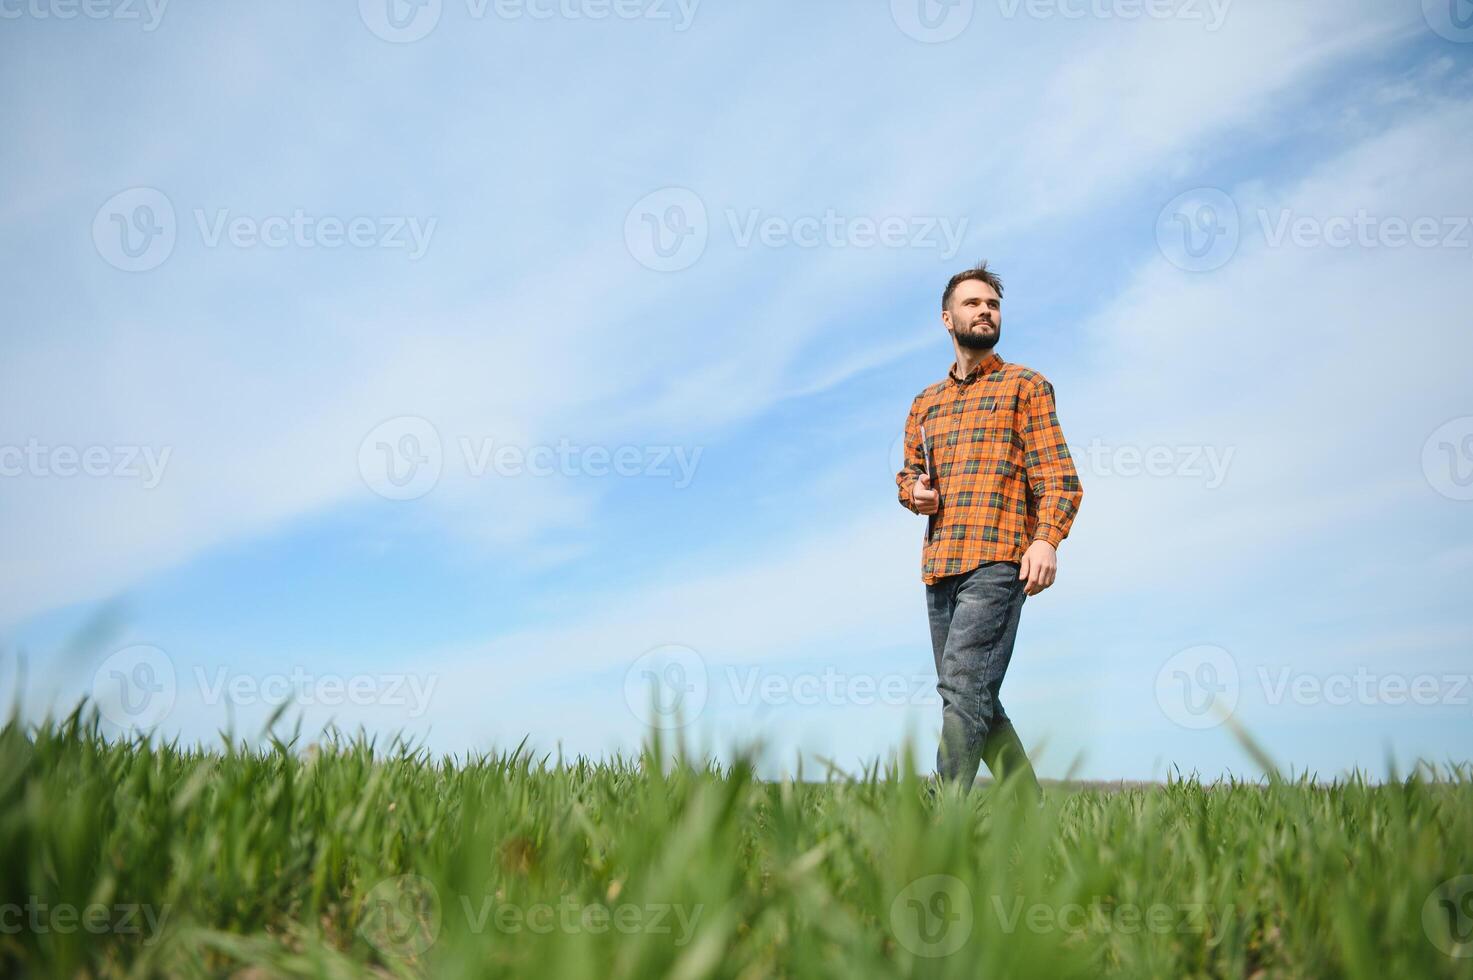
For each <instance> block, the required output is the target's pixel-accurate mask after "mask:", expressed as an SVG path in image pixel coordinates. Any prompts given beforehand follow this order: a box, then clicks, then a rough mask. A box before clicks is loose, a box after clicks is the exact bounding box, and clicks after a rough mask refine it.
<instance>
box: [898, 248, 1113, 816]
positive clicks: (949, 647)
mask: <svg viewBox="0 0 1473 980" xmlns="http://www.w3.org/2000/svg"><path fill="white" fill-rule="evenodd" d="M941 322H942V323H943V324H944V325H945V327H946V331H947V333H949V334H951V340H952V346H953V347H954V348H955V350H956V362H955V363H954V364H953V365H952V366H951V370H950V372H949V373H948V376H947V378H946V379H945V380H944V381H939V382H937V383H936V384H933V385H931V386H930V387H929V388H927V389H926V390H925V391H923V392H921V393H920V394H919V395H917V396H916V398H915V401H914V402H912V403H911V407H910V416H909V417H908V418H907V419H906V421H905V464H904V468H903V469H902V470H901V471H900V472H899V473H897V474H896V475H895V482H896V484H897V485H898V487H899V490H900V502H901V503H902V504H903V505H905V506H906V507H907V508H909V509H910V510H912V511H914V512H915V513H917V514H924V515H926V516H927V518H928V520H927V532H926V540H925V545H924V546H923V548H922V551H921V579H922V581H924V582H925V584H926V607H927V610H928V613H929V615H930V621H931V646H932V650H933V652H934V654H935V658H936V677H937V684H936V690H937V691H938V692H939V693H940V694H941V744H940V746H939V747H938V749H937V751H936V771H937V774H938V775H939V777H940V778H941V779H942V780H944V781H951V780H955V781H957V782H959V783H960V784H961V786H962V787H963V789H964V790H966V789H969V788H970V787H971V785H972V782H973V781H974V780H975V779H976V776H977V767H978V764H979V762H981V761H984V760H985V761H986V763H987V767H988V769H990V770H991V771H992V774H993V776H994V778H996V779H998V780H999V781H1003V780H1007V781H1008V785H1011V786H1016V787H1017V788H1018V789H1020V790H1022V791H1023V792H1024V793H1026V794H1028V795H1030V796H1032V797H1035V798H1037V797H1038V796H1039V789H1038V780H1037V778H1036V777H1035V776H1034V773H1033V767H1032V765H1030V764H1029V762H1028V756H1027V755H1026V754H1025V753H1024V751H1023V746H1022V743H1021V742H1020V741H1019V739H1018V735H1017V733H1016V732H1015V731H1014V730H1013V726H1012V723H1011V722H1010V721H1009V720H1008V716H1007V712H1005V711H1004V710H1003V706H1002V702H1001V701H1000V700H999V692H1000V690H1001V688H1002V681H1003V675H1004V673H1006V671H1007V668H1008V662H1009V660H1010V659H1011V658H1012V655H1013V641H1014V639H1015V638H1016V636H1017V632H1018V617H1019V615H1020V613H1021V612H1022V609H1023V600H1024V597H1025V596H1031V595H1038V593H1040V592H1042V591H1043V590H1044V589H1046V588H1048V587H1049V586H1050V585H1053V583H1054V575H1055V572H1056V569H1057V563H1056V558H1055V549H1057V548H1058V546H1059V542H1060V541H1062V540H1063V539H1064V538H1065V537H1066V536H1067V535H1068V533H1069V528H1070V525H1072V524H1073V523H1074V515H1075V514H1076V513H1077V512H1078V510H1079V503H1080V500H1081V499H1082V498H1083V496H1084V491H1083V489H1082V488H1081V486H1080V483H1079V475H1078V474H1077V473H1076V472H1075V470H1074V462H1073V460H1072V459H1071V458H1070V456H1069V449H1068V447H1067V446H1066V445H1065V444H1064V434H1063V433H1062V432H1061V431H1060V429H1059V420H1058V416H1057V415H1056V414H1055V409H1054V389H1053V386H1052V385H1051V384H1049V382H1048V379H1046V378H1045V377H1044V376H1043V375H1041V374H1039V373H1038V372H1037V371H1031V370H1029V369H1028V368H1025V367H1023V366H1022V365H1019V364H1009V363H1007V362H1006V361H1004V360H1003V359H1002V358H1001V357H999V356H998V355H997V353H996V352H995V351H994V350H993V348H994V347H996V346H997V342H998V339H999V337H1000V336H1001V334H1002V280H1001V279H999V278H998V277H997V275H996V274H994V273H993V272H991V271H989V270H988V268H987V263H986V262H983V263H982V264H981V265H979V266H978V267H977V268H975V269H968V270H966V271H964V272H960V273H958V274H957V275H955V276H953V277H952V278H951V281H950V282H948V283H947V284H946V291H945V292H944V293H943V294H942V296H941ZM923 433H924V439H923V435H922V434H923Z"/></svg>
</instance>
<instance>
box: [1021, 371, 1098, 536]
mask: <svg viewBox="0 0 1473 980" xmlns="http://www.w3.org/2000/svg"><path fill="white" fill-rule="evenodd" d="M1026 419H1027V420H1026V422H1025V423H1024V427H1023V465H1024V467H1025V468H1026V469H1027V471H1028V488H1029V490H1030V491H1031V492H1032V494H1033V498H1034V501H1035V503H1036V505H1037V514H1038V526H1037V527H1036V528H1035V529H1034V531H1033V540H1035V541H1047V542H1048V543H1049V544H1051V545H1053V546H1054V547H1056V548H1057V547H1058V546H1059V542H1060V541H1062V540H1064V539H1065V538H1066V537H1068V536H1069V528H1070V526H1071V525H1073V523H1074V516H1075V515H1076V514H1077V513H1078V512H1079V503H1080V501H1081V500H1083V498H1084V488H1083V487H1082V486H1081V485H1080V483H1079V474H1078V472H1076V471H1075V469H1074V459H1073V458H1072V457H1071V456H1070V455H1069V447H1068V445H1066V444H1065V442H1064V433H1063V430H1062V429H1060V428H1059V416H1058V412H1057V410H1056V409H1055V406H1054V386H1053V385H1052V384H1050V383H1049V382H1048V381H1046V380H1040V381H1039V383H1038V385H1037V387H1035V388H1034V390H1033V392H1032V394H1031V395H1030V396H1029V398H1028V409H1027V415H1026Z"/></svg>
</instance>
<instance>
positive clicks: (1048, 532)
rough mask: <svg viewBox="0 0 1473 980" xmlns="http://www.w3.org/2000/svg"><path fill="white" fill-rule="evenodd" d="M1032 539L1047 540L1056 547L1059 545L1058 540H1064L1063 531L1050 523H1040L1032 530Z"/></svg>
mask: <svg viewBox="0 0 1473 980" xmlns="http://www.w3.org/2000/svg"><path fill="white" fill-rule="evenodd" d="M1033 540H1034V541H1047V542H1048V543H1049V544H1051V545H1053V546H1054V547H1055V548H1057V547H1058V546H1059V542H1060V541H1063V540H1064V532H1063V531H1061V530H1059V529H1058V528H1056V527H1054V526H1053V525H1052V524H1040V525H1038V527H1036V528H1034V530H1033Z"/></svg>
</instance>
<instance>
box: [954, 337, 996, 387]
mask: <svg viewBox="0 0 1473 980" xmlns="http://www.w3.org/2000/svg"><path fill="white" fill-rule="evenodd" d="M952 346H953V347H955V348H956V376H957V377H958V378H965V377H966V376H967V375H969V374H971V373H972V371H973V370H974V369H975V368H976V367H977V365H978V364H981V363H982V362H983V361H985V360H987V359H988V358H989V357H991V356H992V353H993V349H992V348H988V349H987V350H973V349H972V348H970V347H963V346H962V345H961V344H958V343H955V342H953V343H952Z"/></svg>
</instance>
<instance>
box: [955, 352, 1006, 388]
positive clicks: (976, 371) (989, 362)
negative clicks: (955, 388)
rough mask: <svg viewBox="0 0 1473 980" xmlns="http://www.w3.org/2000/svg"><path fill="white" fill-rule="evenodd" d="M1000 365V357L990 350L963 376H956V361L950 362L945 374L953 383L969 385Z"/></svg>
mask: <svg viewBox="0 0 1473 980" xmlns="http://www.w3.org/2000/svg"><path fill="white" fill-rule="evenodd" d="M1000 367H1002V358H1001V357H998V356H997V351H991V352H989V353H988V355H987V357H985V358H984V359H983V360H982V363H981V364H978V365H977V366H976V367H974V368H972V370H971V373H970V374H968V375H967V376H966V377H965V378H958V377H957V376H956V361H952V362H951V367H950V368H948V369H947V372H946V373H947V376H948V377H950V378H951V381H952V383H953V384H959V385H962V384H967V385H969V384H971V383H972V382H973V381H976V380H977V379H978V378H983V377H986V376H987V375H989V374H991V373H992V372H993V371H996V370H997V369H998V368H1000Z"/></svg>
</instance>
